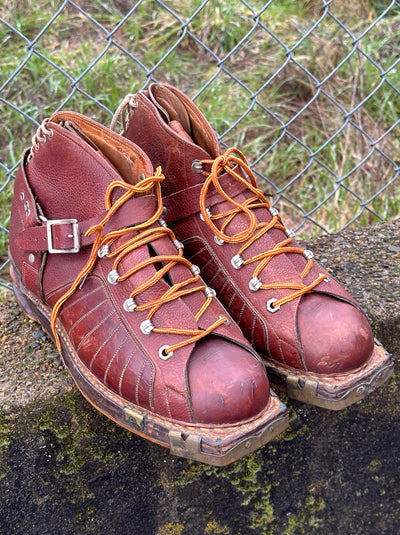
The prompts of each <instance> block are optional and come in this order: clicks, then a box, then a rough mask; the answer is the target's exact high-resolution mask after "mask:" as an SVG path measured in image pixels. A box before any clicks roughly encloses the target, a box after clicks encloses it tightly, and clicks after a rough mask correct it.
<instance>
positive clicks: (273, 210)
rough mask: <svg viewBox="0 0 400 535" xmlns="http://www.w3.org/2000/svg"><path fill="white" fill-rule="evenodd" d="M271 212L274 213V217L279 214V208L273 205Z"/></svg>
mask: <svg viewBox="0 0 400 535" xmlns="http://www.w3.org/2000/svg"><path fill="white" fill-rule="evenodd" d="M269 213H270V214H271V215H272V217H274V216H276V215H279V210H277V209H276V208H274V207H273V206H271V208H270V209H269Z"/></svg>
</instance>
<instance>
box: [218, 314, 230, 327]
mask: <svg viewBox="0 0 400 535" xmlns="http://www.w3.org/2000/svg"><path fill="white" fill-rule="evenodd" d="M218 318H219V319H220V320H222V318H224V319H225V320H226V322H225V324H224V325H226V326H227V327H229V325H230V324H231V322H230V321H229V319H228V318H227V317H226V316H223V315H222V314H220V315H219V316H218Z"/></svg>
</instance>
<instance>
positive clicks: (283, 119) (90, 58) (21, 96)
mask: <svg viewBox="0 0 400 535" xmlns="http://www.w3.org/2000/svg"><path fill="white" fill-rule="evenodd" d="M399 7H400V2H399V1H388V2H375V1H374V2H372V1H370V2H368V1H367V0H364V1H363V2H355V3H353V4H351V5H349V4H348V2H344V1H343V0H330V1H328V0H309V1H307V2H291V1H288V0H275V1H274V0H270V1H269V2H260V1H258V0H248V1H245V0H233V1H227V0H226V1H220V2H216V1H212V0H203V1H200V0H191V1H184V0H177V1H174V2H173V1H160V0H139V1H138V2H136V3H135V4H133V3H130V2H128V1H127V0H114V1H113V2H101V1H93V2H90V1H87V2H72V1H69V0H66V1H64V2H40V1H39V2H32V1H31V0H22V1H14V0H5V1H4V2H3V3H2V5H1V6H0V43H1V45H0V46H1V48H0V60H1V61H0V69H1V79H0V108H1V113H2V123H3V126H2V129H1V131H0V173H1V174H0V277H1V278H0V285H3V286H6V287H7V286H8V285H9V282H8V281H9V279H8V275H7V264H8V260H7V233H8V224H9V214H10V205H11V197H12V182H13V177H14V176H15V173H16V170H17V168H18V165H19V156H20V153H21V152H22V150H23V148H24V147H25V146H27V145H28V144H29V139H30V137H31V136H32V134H33V133H34V131H35V129H36V127H37V126H38V125H39V124H40V122H41V120H42V119H43V117H45V116H48V115H50V114H51V113H53V112H54V111H56V110H59V109H61V108H69V109H74V110H76V111H80V112H82V113H86V114H89V115H90V116H91V117H93V118H95V119H96V120H98V121H100V122H103V123H105V124H108V123H109V121H110V117H111V115H112V113H113V111H114V110H115V109H116V107H117V105H118V103H119V101H120V100H121V99H122V98H123V96H124V95H125V94H126V93H128V92H136V91H138V90H141V89H144V88H145V87H146V86H147V85H148V84H150V83H151V82H152V81H168V82H170V83H172V84H174V85H176V86H178V87H179V88H181V89H182V90H184V91H186V92H187V93H188V94H189V96H190V97H191V98H193V99H194V100H195V101H196V103H197V104H198V105H199V107H200V108H201V109H202V111H203V112H204V113H205V114H206V115H207V116H208V118H209V119H210V122H211V123H212V125H213V127H214V128H215V130H216V132H217V134H218V136H219V140H220V143H221V144H222V146H226V147H228V146H231V145H235V146H238V147H239V148H240V149H241V150H242V151H244V152H245V153H246V155H247V157H248V159H249V161H250V164H251V167H252V168H253V170H254V172H255V173H256V176H257V178H258V181H259V185H260V186H261V187H262V188H263V189H265V190H266V191H268V192H269V193H271V194H272V195H273V202H274V204H275V205H277V206H278V207H279V209H280V210H281V213H283V218H284V222H286V223H287V224H288V225H289V226H292V227H293V228H295V229H296V230H298V229H302V231H303V233H304V235H306V236H312V235H315V234H318V233H329V232H334V231H339V230H341V229H344V228H346V227H348V226H350V225H356V224H366V223H370V222H374V221H377V220H386V219H391V218H395V217H397V216H398V215H399V212H400V208H399V205H400V202H399V201H400V181H399V156H398V155H399V148H400V147H399V145H400V140H399V117H400V99H399V96H400V65H399V62H400V57H399V45H400V38H399V35H400V32H399V29H400V10H399Z"/></svg>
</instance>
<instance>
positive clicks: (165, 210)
mask: <svg viewBox="0 0 400 535" xmlns="http://www.w3.org/2000/svg"><path fill="white" fill-rule="evenodd" d="M167 212H168V208H167V207H166V206H163V209H162V212H161V213H162V215H167Z"/></svg>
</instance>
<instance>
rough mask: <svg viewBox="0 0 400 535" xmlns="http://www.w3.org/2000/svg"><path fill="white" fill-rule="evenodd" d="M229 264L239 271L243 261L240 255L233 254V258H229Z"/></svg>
mask: <svg viewBox="0 0 400 535" xmlns="http://www.w3.org/2000/svg"><path fill="white" fill-rule="evenodd" d="M231 264H232V266H233V267H234V268H235V269H240V268H241V266H243V264H244V260H243V258H242V257H241V256H240V254H235V256H233V257H232V258H231Z"/></svg>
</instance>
